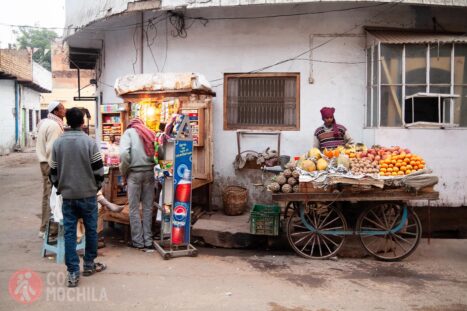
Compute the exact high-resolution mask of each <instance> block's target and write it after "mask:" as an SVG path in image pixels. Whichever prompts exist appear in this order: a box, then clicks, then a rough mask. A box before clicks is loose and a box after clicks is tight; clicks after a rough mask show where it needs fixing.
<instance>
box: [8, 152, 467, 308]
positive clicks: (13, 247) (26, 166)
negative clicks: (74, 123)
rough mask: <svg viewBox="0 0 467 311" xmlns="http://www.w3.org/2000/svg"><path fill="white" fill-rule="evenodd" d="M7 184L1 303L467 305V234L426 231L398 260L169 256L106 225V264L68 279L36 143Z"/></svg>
mask: <svg viewBox="0 0 467 311" xmlns="http://www.w3.org/2000/svg"><path fill="white" fill-rule="evenodd" d="M0 185H1V191H0V202H1V203H0V204H1V210H2V217H1V218H0V233H1V234H0V252H1V261H0V310H17V309H18V310H22V309H29V310H31V309H33V310H52V309H58V308H62V309H67V310H80V311H82V310H206V309H209V310H273V311H286V310H287V311H305V310H306V311H308V310H309V311H318V310H321V311H324V310H413V311H422V310H424V311H435V310H443V311H446V310H467V295H466V293H467V240H432V241H431V245H427V241H426V240H423V241H422V243H421V245H420V247H419V248H418V250H417V251H416V253H415V254H414V255H412V256H411V257H409V258H408V259H406V260H405V261H403V262H399V263H383V262H378V261H375V260H373V259H371V258H367V259H342V258H340V259H339V260H337V261H309V260H305V259H302V258H299V257H297V256H296V255H295V254H294V253H292V252H288V251H284V252H267V251H253V250H248V251H244V250H241V251H240V250H221V249H208V248H200V249H199V253H200V254H199V256H198V257H196V258H176V259H172V260H169V261H164V260H162V259H161V257H160V256H159V255H158V254H157V253H144V252H140V251H137V250H133V249H129V248H127V247H125V246H124V245H123V244H122V243H121V242H120V241H119V239H120V238H119V235H118V232H115V231H114V230H111V229H107V230H106V235H107V247H105V248H104V249H102V250H99V254H100V258H99V259H100V260H101V261H103V262H105V263H107V264H108V266H109V268H108V270H107V271H105V272H103V273H101V274H99V275H95V276H92V277H89V278H85V277H82V278H81V283H80V287H78V288H76V289H67V288H66V287H65V286H64V279H65V278H64V277H65V266H64V265H59V264H56V263H55V262H54V260H53V258H41V257H40V249H41V240H39V239H38V238H37V232H38V228H39V222H40V219H39V217H38V214H39V213H40V198H41V191H42V189H41V187H42V186H41V177H40V170H39V164H38V163H37V162H36V159H35V155H34V153H16V154H11V155H9V156H4V157H0ZM21 269H28V270H31V271H33V272H34V273H32V274H31V275H29V276H31V277H30V278H29V279H28V280H35V283H33V282H31V283H30V284H31V287H32V288H27V287H21V284H23V285H24V283H21V284H20V283H18V278H17V276H18V274H16V276H15V277H16V278H15V277H12V276H13V275H14V273H15V272H16V271H18V270H21ZM37 278H39V281H38V280H37ZM41 283H42V284H41ZM9 288H10V291H11V293H9ZM30 289H32V290H33V292H34V293H33V292H31V291H30ZM15 290H16V293H15ZM26 290H29V292H28V294H29V299H32V300H34V299H36V298H37V300H36V301H34V302H32V303H31V305H30V306H28V305H23V304H21V303H20V302H18V301H17V300H15V299H14V298H12V297H16V299H20V296H21V295H20V294H22V293H24V292H23V291H26ZM40 291H41V293H39V292H40ZM11 294H13V295H11ZM39 294H40V295H39Z"/></svg>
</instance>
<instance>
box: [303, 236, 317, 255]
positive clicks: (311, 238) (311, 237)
mask: <svg viewBox="0 0 467 311" xmlns="http://www.w3.org/2000/svg"><path fill="white" fill-rule="evenodd" d="M314 237H315V235H314V234H310V239H309V240H308V241H307V242H306V243H305V245H303V247H302V252H303V250H305V248H306V247H307V246H308V244H309V243H310V242H311V240H313V239H314Z"/></svg>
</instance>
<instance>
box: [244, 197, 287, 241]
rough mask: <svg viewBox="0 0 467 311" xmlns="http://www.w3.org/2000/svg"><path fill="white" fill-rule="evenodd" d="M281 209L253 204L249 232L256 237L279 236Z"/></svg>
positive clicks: (275, 206)
mask: <svg viewBox="0 0 467 311" xmlns="http://www.w3.org/2000/svg"><path fill="white" fill-rule="evenodd" d="M280 214H281V208H280V207H279V206H277V205H260V204H255V205H254V206H253V209H252V210H251V216H250V232H251V233H252V234H258V235H279V218H280Z"/></svg>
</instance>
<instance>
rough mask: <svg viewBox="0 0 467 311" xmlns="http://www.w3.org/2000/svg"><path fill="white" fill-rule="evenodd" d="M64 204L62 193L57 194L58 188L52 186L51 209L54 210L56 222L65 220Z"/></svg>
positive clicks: (53, 214)
mask: <svg viewBox="0 0 467 311" xmlns="http://www.w3.org/2000/svg"><path fill="white" fill-rule="evenodd" d="M62 205H63V198H62V195H61V194H58V195H57V188H55V186H52V192H51V193H50V211H51V212H52V216H53V219H54V222H60V221H62V220H63V213H62Z"/></svg>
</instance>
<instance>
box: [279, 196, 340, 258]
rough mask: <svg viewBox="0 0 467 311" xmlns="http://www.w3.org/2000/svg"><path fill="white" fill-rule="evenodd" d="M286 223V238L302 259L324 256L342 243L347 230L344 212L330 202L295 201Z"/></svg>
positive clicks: (329, 254) (334, 251)
mask: <svg viewBox="0 0 467 311" xmlns="http://www.w3.org/2000/svg"><path fill="white" fill-rule="evenodd" d="M297 204H298V205H299V208H297V209H296V210H295V213H294V214H293V215H292V217H290V218H289V220H288V222H287V239H288V240H289V243H290V246H292V248H293V249H294V251H295V252H296V253H297V254H298V255H300V256H302V257H305V258H311V259H326V258H329V257H332V256H334V255H335V254H336V253H337V252H338V251H339V249H340V248H341V247H342V245H343V244H344V239H345V235H343V234H340V233H342V231H345V230H346V229H347V223H346V221H345V218H344V215H343V214H342V213H341V211H340V210H338V209H337V208H336V207H335V206H333V205H327V204H325V203H314V202H309V203H307V204H305V203H298V202H297Z"/></svg>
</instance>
